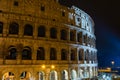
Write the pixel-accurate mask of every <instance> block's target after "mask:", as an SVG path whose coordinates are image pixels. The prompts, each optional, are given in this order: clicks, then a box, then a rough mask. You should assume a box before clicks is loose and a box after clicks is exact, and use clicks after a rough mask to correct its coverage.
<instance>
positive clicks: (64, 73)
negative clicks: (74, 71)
mask: <svg viewBox="0 0 120 80" xmlns="http://www.w3.org/2000/svg"><path fill="white" fill-rule="evenodd" d="M61 80H68V72H67V70H63V71H62V73H61Z"/></svg>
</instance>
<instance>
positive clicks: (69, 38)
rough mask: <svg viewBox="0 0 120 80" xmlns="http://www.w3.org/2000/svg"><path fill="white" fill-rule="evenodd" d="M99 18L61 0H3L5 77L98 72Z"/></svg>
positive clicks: (55, 79)
mask: <svg viewBox="0 0 120 80" xmlns="http://www.w3.org/2000/svg"><path fill="white" fill-rule="evenodd" d="M95 40H96V38H95V35H94V22H93V20H92V18H91V17H90V16H89V15H88V14H87V13H85V12H84V11H82V10H81V9H79V8H78V7H75V6H72V7H66V6H63V5H61V4H60V3H59V2H58V1H57V0H0V80H81V79H88V78H89V79H92V78H94V77H96V76H97V66H98V62H97V49H96V45H95Z"/></svg>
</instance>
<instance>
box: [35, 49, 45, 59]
mask: <svg viewBox="0 0 120 80" xmlns="http://www.w3.org/2000/svg"><path fill="white" fill-rule="evenodd" d="M44 59H45V49H44V48H43V47H39V48H38V50H37V60H44Z"/></svg>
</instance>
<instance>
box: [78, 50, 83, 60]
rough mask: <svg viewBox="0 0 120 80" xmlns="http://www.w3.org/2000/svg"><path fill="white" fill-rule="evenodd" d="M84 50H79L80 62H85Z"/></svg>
mask: <svg viewBox="0 0 120 80" xmlns="http://www.w3.org/2000/svg"><path fill="white" fill-rule="evenodd" d="M83 55H84V54H83V49H80V50H79V55H78V58H79V60H83Z"/></svg>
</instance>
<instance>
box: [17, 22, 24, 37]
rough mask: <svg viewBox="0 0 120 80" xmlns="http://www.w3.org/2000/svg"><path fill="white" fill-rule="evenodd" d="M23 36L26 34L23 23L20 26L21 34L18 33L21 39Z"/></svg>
mask: <svg viewBox="0 0 120 80" xmlns="http://www.w3.org/2000/svg"><path fill="white" fill-rule="evenodd" d="M23 34H24V25H23V23H22V22H21V23H20V24H19V33H18V35H19V38H21V37H23Z"/></svg>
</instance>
